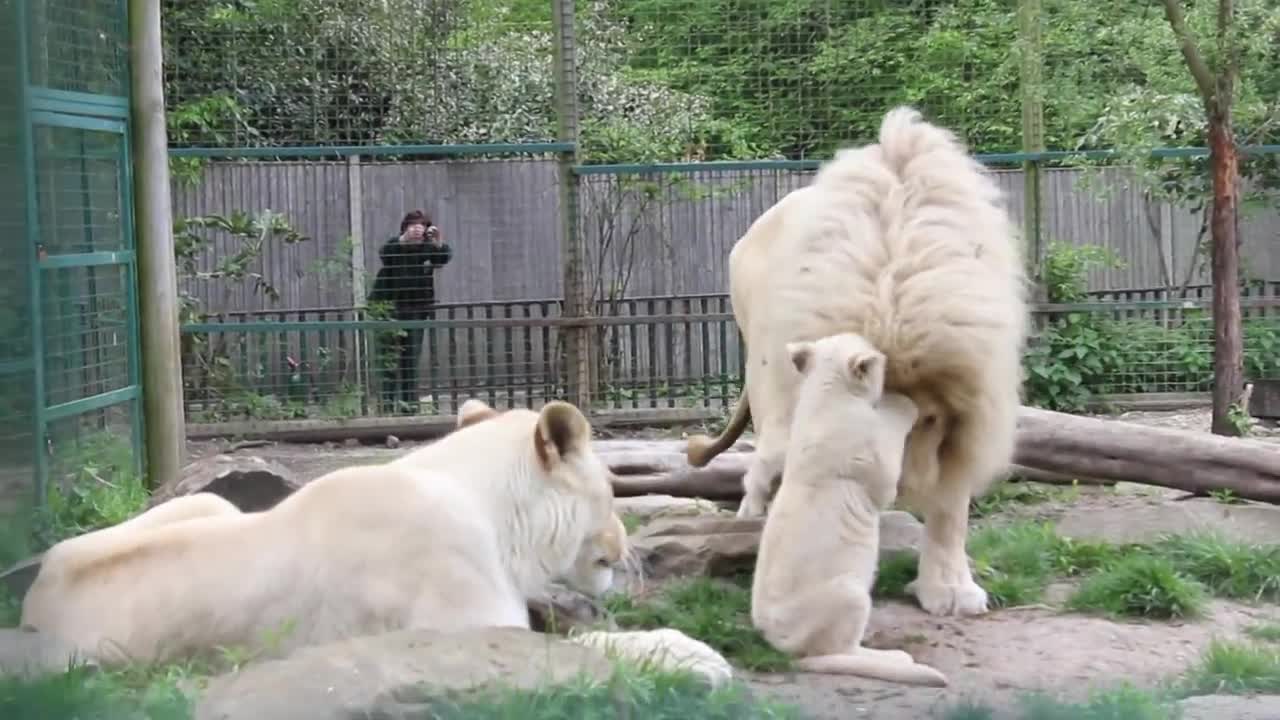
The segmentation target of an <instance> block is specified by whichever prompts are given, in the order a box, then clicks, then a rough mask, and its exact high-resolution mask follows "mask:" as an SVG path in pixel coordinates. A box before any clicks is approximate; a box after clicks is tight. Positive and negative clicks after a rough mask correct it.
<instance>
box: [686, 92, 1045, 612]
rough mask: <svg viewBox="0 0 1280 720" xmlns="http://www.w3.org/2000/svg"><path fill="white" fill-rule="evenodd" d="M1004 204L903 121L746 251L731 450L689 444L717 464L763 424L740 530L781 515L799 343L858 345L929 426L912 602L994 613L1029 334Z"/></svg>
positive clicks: (920, 442) (848, 158) (944, 148)
mask: <svg viewBox="0 0 1280 720" xmlns="http://www.w3.org/2000/svg"><path fill="white" fill-rule="evenodd" d="M1002 202H1003V198H1002V194H1001V192H1000V190H999V188H998V186H997V185H996V184H995V182H994V181H993V180H992V178H991V177H990V175H988V174H987V173H985V172H984V171H983V169H982V167H981V166H980V165H979V164H978V163H977V162H976V161H975V160H974V159H973V158H972V157H970V156H969V154H968V153H967V152H966V150H965V148H964V146H963V145H962V144H961V143H960V142H959V141H958V140H957V139H956V138H955V136H954V135H953V134H952V133H950V132H948V131H947V130H945V129H943V128H940V127H937V126H935V125H932V124H930V123H927V122H924V121H923V120H922V119H921V117H920V115H919V113H917V112H915V111H913V110H911V109H909V108H896V109H894V110H892V111H890V112H889V113H888V114H887V115H886V116H885V118H884V121H883V123H882V124H881V126H880V134H879V142H877V143H876V144H872V145H868V146H865V147H860V148H850V149H845V150H841V151H839V152H838V153H836V156H835V157H834V158H833V159H832V160H831V161H829V162H827V163H826V164H824V165H823V166H822V168H821V169H820V170H819V171H818V173H817V174H816V176H815V177H814V179H813V182H812V183H811V184H810V185H809V186H807V187H804V188H801V189H799V190H796V191H794V192H792V193H790V194H788V195H787V196H785V197H784V198H782V199H781V200H780V201H778V202H777V203H776V204H775V205H774V206H773V207H771V208H769V210H767V211H766V212H765V213H764V214H763V215H761V216H760V217H759V218H758V219H756V221H755V222H754V223H753V224H752V225H751V227H750V228H749V229H748V230H747V232H746V233H745V234H744V235H743V236H742V238H741V239H739V240H738V242H737V243H736V244H735V245H734V247H733V250H732V251H731V252H730V254H729V290H730V297H731V300H732V303H733V312H734V318H735V319H736V320H737V324H738V327H739V329H740V330H741V331H742V335H743V338H744V340H745V342H746V352H747V359H746V364H745V368H746V382H745V385H746V387H745V390H744V393H743V396H742V398H741V399H740V400H739V402H738V406H737V408H736V410H735V412H734V417H733V420H732V421H731V422H730V423H729V425H728V426H727V427H726V428H725V430H724V432H723V433H721V435H720V436H719V437H718V438H715V439H714V440H712V439H711V438H708V437H706V436H700V437H694V438H690V441H689V448H688V457H689V462H690V463H691V464H693V465H695V466H701V465H705V464H706V463H707V462H709V461H710V460H711V459H712V458H713V457H715V455H716V454H718V453H720V452H721V451H723V450H724V449H726V448H728V447H729V446H731V445H732V444H733V442H734V441H735V440H737V438H738V436H739V435H741V434H742V431H743V430H744V429H745V428H746V424H747V421H748V420H754V425H755V430H756V452H755V456H754V458H753V459H752V463H751V465H750V467H749V468H748V470H747V473H746V475H745V477H744V478H743V485H744V491H745V495H744V497H743V500H742V504H741V506H740V507H739V514H740V515H741V516H744V517H747V516H759V515H762V514H763V513H765V512H766V501H767V499H768V495H769V492H770V489H771V486H772V485H773V481H774V479H775V478H776V477H777V476H778V475H779V474H780V472H781V471H782V466H783V463H784V461H785V456H786V453H787V448H788V446H789V445H790V441H789V439H788V435H789V432H790V425H791V418H792V414H793V408H794V404H795V392H796V385H797V384H798V382H799V375H798V374H797V373H796V372H795V369H794V368H793V367H792V365H791V363H790V362H789V360H788V358H787V355H786V349H785V348H786V344H787V343H789V342H796V341H803V340H816V339H818V338H820V337H824V336H826V335H831V334H834V333H841V332H856V333H858V334H860V335H862V336H864V337H865V338H866V339H867V340H868V341H869V342H870V343H871V344H872V345H873V346H875V347H876V348H878V349H879V350H880V351H882V352H883V353H884V354H885V356H886V357H887V358H888V364H887V367H886V370H885V386H886V389H887V390H889V391H891V392H897V393H901V394H904V395H907V396H908V397H910V398H911V399H912V401H914V402H915V404H916V405H917V407H918V408H919V410H920V419H919V420H918V421H917V423H916V426H915V427H914V428H913V429H912V431H911V434H910V435H909V437H908V439H907V449H906V455H907V459H906V463H905V467H904V469H903V477H902V483H901V487H900V488H899V493H900V495H901V496H902V499H903V500H904V501H905V503H906V504H907V505H909V506H911V507H913V508H915V509H918V510H920V511H921V513H922V514H923V515H924V523H925V526H926V535H925V541H924V545H923V547H922V549H921V555H920V563H919V572H918V575H917V579H916V580H915V581H914V582H913V583H912V584H911V586H910V589H911V590H912V591H913V592H914V593H915V595H916V597H917V598H918V600H919V601H920V604H921V606H922V607H923V608H924V609H925V610H926V611H928V612H930V613H933V614H939V615H941V614H958V615H968V614H976V613H982V612H985V611H986V609H987V594H986V592H985V591H984V590H983V589H982V588H981V587H980V586H979V585H978V584H977V583H975V582H974V580H973V576H972V573H971V572H970V569H969V563H968V558H967V555H966V553H965V541H966V535H967V532H968V509H969V500H970V498H971V497H972V496H974V495H977V494H980V493H982V492H984V491H985V489H986V488H987V487H988V486H989V485H990V483H991V482H992V481H993V480H995V479H996V478H997V477H998V476H999V475H1000V474H1001V473H1002V472H1003V471H1004V470H1005V469H1006V468H1007V467H1008V464H1009V461H1010V460H1011V458H1012V455H1013V449H1014V433H1015V429H1016V422H1017V412H1018V407H1019V405H1020V402H1021V398H1020V393H1021V384H1022V366H1021V361H1022V349H1023V345H1024V343H1025V338H1026V334H1027V330H1028V326H1029V322H1028V320H1029V315H1028V313H1027V308H1026V282H1025V276H1024V270H1023V262H1022V258H1021V249H1020V247H1019V243H1018V242H1017V239H1016V233H1015V230H1014V225H1013V224H1012V222H1011V221H1010V219H1009V216H1008V214H1007V212H1006V210H1005V208H1004V207H1003V206H1002Z"/></svg>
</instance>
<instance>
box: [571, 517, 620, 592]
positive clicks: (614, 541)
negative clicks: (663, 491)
mask: <svg viewBox="0 0 1280 720" xmlns="http://www.w3.org/2000/svg"><path fill="white" fill-rule="evenodd" d="M626 554H627V529H626V528H625V527H624V526H623V524H622V520H621V518H619V517H618V515H617V514H616V513H610V518H609V522H608V524H607V525H606V526H605V527H604V528H603V529H601V530H598V531H596V532H593V533H591V534H589V535H588V536H587V538H586V540H585V541H584V542H583V543H582V548H581V549H580V550H579V551H578V556H577V558H576V559H575V560H574V562H573V567H572V568H571V569H570V571H569V573H568V574H567V576H566V577H565V578H564V581H565V583H566V584H568V585H569V586H570V587H572V588H573V589H574V590H577V591H578V592H581V593H584V594H586V595H590V596H592V597H598V596H600V595H603V594H604V593H606V592H607V591H608V590H609V588H611V587H613V573H614V568H616V567H617V566H619V565H620V564H622V562H623V560H624V559H625V556H626Z"/></svg>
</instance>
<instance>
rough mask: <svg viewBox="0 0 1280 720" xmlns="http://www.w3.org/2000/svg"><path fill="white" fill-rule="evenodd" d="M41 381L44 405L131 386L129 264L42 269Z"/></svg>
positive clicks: (66, 401) (79, 398)
mask: <svg viewBox="0 0 1280 720" xmlns="http://www.w3.org/2000/svg"><path fill="white" fill-rule="evenodd" d="M42 279H43V282H42V286H43V287H42V290H43V293H42V294H43V298H42V303H41V313H42V315H43V321H44V337H45V346H44V373H45V375H44V383H45V399H46V403H47V404H48V405H51V406H52V405H61V404H62V403H68V402H71V401H73V400H81V399H84V398H88V397H93V396H94V395H101V394H103V393H106V392H110V391H112V390H120V389H122V388H125V387H128V386H129V384H130V383H129V345H128V343H129V338H130V337H131V332H132V330H133V328H131V327H130V323H129V320H128V317H129V316H128V299H129V295H128V291H127V286H126V282H127V279H128V277H127V267H126V266H123V265H106V266H102V267H74V268H65V269H58V270H45V271H44V272H43V276H42Z"/></svg>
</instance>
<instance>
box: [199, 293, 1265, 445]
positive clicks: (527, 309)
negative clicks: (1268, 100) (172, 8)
mask: <svg viewBox="0 0 1280 720" xmlns="http://www.w3.org/2000/svg"><path fill="white" fill-rule="evenodd" d="M1165 294H1166V290H1164V289H1153V290H1136V291H1126V292H1119V293H1105V292H1102V293H1094V294H1093V295H1092V296H1091V297H1090V298H1089V299H1088V301H1087V302H1083V303H1075V304H1057V305H1049V304H1045V305H1041V306H1038V307H1037V308H1036V310H1035V312H1034V327H1035V330H1034V332H1035V335H1034V337H1033V339H1032V341H1031V343H1030V348H1029V350H1028V354H1027V357H1026V362H1025V365H1026V369H1027V380H1026V388H1027V393H1028V395H1029V400H1030V401H1033V402H1037V403H1038V404H1045V405H1049V406H1053V407H1059V408H1062V409H1070V410H1078V409H1083V408H1084V407H1086V406H1089V405H1091V404H1096V403H1098V402H1105V401H1108V400H1123V401H1128V402H1134V401H1142V400H1148V401H1150V400H1160V399H1164V400H1169V399H1174V396H1176V397H1177V398H1181V399H1186V398H1187V397H1188V396H1195V395H1197V394H1200V393H1204V392H1207V391H1208V390H1209V389H1210V387H1211V384H1212V379H1213V370H1212V366H1213V362H1212V353H1213V331H1212V323H1211V321H1210V319H1209V316H1208V304H1209V298H1210V291H1209V289H1208V288H1207V287H1203V286H1201V287H1195V288H1190V289H1189V291H1188V296H1187V297H1186V298H1183V299H1179V300H1165V299H1161V298H1163V297H1164V296H1165ZM1243 306H1244V314H1245V335H1246V342H1245V346H1246V375H1247V376H1248V377H1249V378H1250V379H1258V378H1263V377H1280V282H1270V283H1253V284H1250V285H1248V286H1247V287H1246V289H1245V299H1244V300H1243ZM571 324H580V321H579V322H578V323H575V322H574V321H573V320H572V319H569V318H566V317H565V315H564V313H563V303H562V301H560V300H555V299H542V300H525V301H515V302H490V303H469V304H444V305H441V306H440V307H439V308H438V310H437V313H436V317H435V319H433V320H427V321H421V322H418V323H405V322H396V321H385V320H371V319H369V318H368V317H367V316H366V315H365V314H364V311H363V310H361V309H352V308H327V309H325V308H320V309H314V310H295V311H279V312H272V313H235V314H227V315H225V316H221V317H215V318H211V319H210V320H209V321H207V322H200V323H193V324H188V325H186V326H184V327H183V334H184V336H185V337H187V338H189V339H191V340H198V347H199V348H200V349H199V351H198V352H196V353H194V354H193V355H192V356H191V357H189V360H188V362H189V367H188V369H187V373H186V381H187V387H186V393H187V406H186V407H187V416H188V422H190V423H192V425H193V426H194V429H195V431H196V434H200V433H201V432H202V431H203V432H213V431H215V430H216V428H217V427H218V426H225V424H227V423H232V424H235V425H242V424H245V423H248V424H250V425H257V426H259V427H265V426H263V425H262V423H267V424H268V425H269V424H270V422H271V421H286V420H313V421H321V423H322V424H323V423H330V424H338V425H341V424H342V423H343V422H344V421H347V420H351V419H354V418H372V417H380V416H385V415H388V414H390V413H388V412H387V411H386V409H385V408H384V407H381V406H380V404H379V402H378V397H379V392H378V389H379V386H380V384H381V383H382V382H383V381H384V379H383V377H382V376H383V374H384V372H383V370H382V368H381V367H379V364H378V361H377V358H376V353H375V352H373V351H372V350H371V349H370V348H371V345H372V342H371V338H373V336H374V335H375V334H376V333H378V332H387V331H393V330H394V329H396V328H400V327H407V326H410V325H417V326H421V327H424V328H425V329H426V333H425V334H426V340H425V342H424V350H423V354H422V358H421V362H422V371H421V373H420V383H419V388H418V390H419V398H420V402H421V407H420V409H419V410H418V413H420V414H421V415H426V416H433V415H435V416H442V417H448V416H452V415H454V414H456V412H457V409H458V407H459V406H460V405H461V403H462V402H465V401H466V400H467V399H468V398H471V397H478V398H481V399H483V400H485V401H486V402H488V403H490V404H491V405H493V406H494V407H497V408H500V409H503V408H513V407H536V406H537V405H540V404H542V403H543V402H545V401H547V400H551V399H558V398H563V397H565V396H566V394H567V388H566V386H565V372H564V364H563V363H564V360H563V353H562V350H563V345H562V343H563V342H564V340H563V332H564V328H566V327H568V326H570V325H571ZM587 328H588V331H589V332H590V333H591V372H590V386H589V387H588V388H587V393H586V395H587V397H588V398H589V403H588V404H587V405H586V409H587V410H588V411H589V413H591V414H592V415H594V416H595V417H596V418H597V419H600V420H633V421H643V422H653V423H662V422H665V421H690V420H702V419H707V418H712V417H716V416H719V415H722V414H723V413H724V412H726V411H727V409H729V408H731V407H732V405H733V404H734V403H735V402H736V400H737V398H738V394H739V392H740V391H741V387H742V376H743V358H744V353H743V347H742V343H741V338H740V335H739V333H738V330H737V327H736V325H735V324H734V321H733V316H732V312H731V309H730V305H729V300H728V297H727V295H724V294H703V295H688V296H664V297H648V298H627V299H622V300H615V301H609V302H605V303H601V304H599V305H598V306H597V307H596V308H595V314H594V316H593V317H592V318H591V319H590V321H589V322H588V324H587ZM226 429H227V428H226V427H224V428H223V431H225V430H226Z"/></svg>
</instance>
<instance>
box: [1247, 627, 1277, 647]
mask: <svg viewBox="0 0 1280 720" xmlns="http://www.w3.org/2000/svg"><path fill="white" fill-rule="evenodd" d="M1244 634H1245V635H1248V636H1249V637H1251V638H1253V639H1254V640H1261V641H1262V642H1270V643H1280V623H1259V624H1257V625H1250V626H1249V627H1247V628H1245V629H1244Z"/></svg>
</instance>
